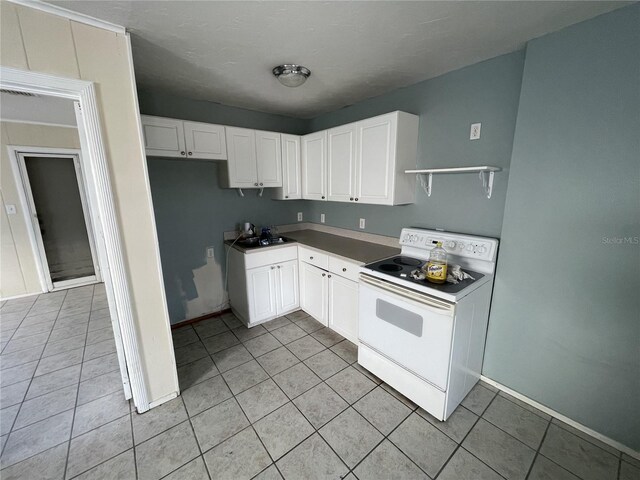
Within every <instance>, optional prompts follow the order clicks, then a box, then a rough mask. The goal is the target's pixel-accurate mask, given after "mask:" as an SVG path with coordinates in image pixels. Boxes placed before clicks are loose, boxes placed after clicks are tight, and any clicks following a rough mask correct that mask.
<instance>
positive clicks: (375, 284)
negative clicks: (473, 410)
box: [358, 228, 498, 420]
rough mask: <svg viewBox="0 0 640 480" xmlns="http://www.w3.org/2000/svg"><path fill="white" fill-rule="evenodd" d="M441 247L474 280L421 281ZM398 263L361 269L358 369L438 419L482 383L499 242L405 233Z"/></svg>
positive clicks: (426, 232)
mask: <svg viewBox="0 0 640 480" xmlns="http://www.w3.org/2000/svg"><path fill="white" fill-rule="evenodd" d="M438 242H442V245H443V247H444V249H445V250H446V251H447V254H448V255H447V257H448V258H447V260H448V263H449V264H450V265H451V264H458V265H460V266H461V267H462V269H463V270H464V271H465V272H467V273H469V274H470V275H471V276H472V277H473V278H468V279H465V280H462V281H461V282H459V283H457V284H451V283H445V284H441V285H438V284H433V283H429V282H428V281H426V280H416V279H414V278H412V277H411V275H410V274H411V272H412V271H413V270H415V269H418V268H420V266H422V265H423V264H424V263H425V262H426V261H427V260H428V258H429V253H430V251H431V250H432V249H433V248H434V247H435V246H436V244H437V243H438ZM400 245H401V247H402V250H401V254H400V255H399V256H395V257H391V258H388V259H384V260H381V261H378V262H375V263H372V264H369V265H365V266H364V267H362V268H361V269H360V286H359V290H360V295H359V313H360V315H359V334H358V339H359V345H358V347H359V348H358V363H360V364H361V365H362V366H363V367H365V368H366V369H367V370H369V371H371V372H372V373H373V374H375V375H376V376H378V377H379V378H380V379H381V380H383V381H385V382H386V383H388V384H389V385H391V386H392V387H393V388H395V389H396V390H398V391H399V392H400V393H402V394H403V395H405V396H406V397H407V398H409V399H410V400H412V401H413V402H415V403H416V404H417V405H419V406H420V407H422V408H424V409H425V410H426V411H427V412H429V413H430V414H431V415H433V416H434V417H436V418H438V419H439V420H446V419H447V418H448V417H449V415H451V413H452V412H453V411H454V410H455V408H456V407H457V406H458V405H459V404H460V402H461V401H462V400H463V399H464V397H465V396H466V395H467V394H468V393H469V391H470V390H471V388H473V386H474V385H475V384H476V382H477V381H478V379H479V378H480V372H481V369H482V359H483V356H484V342H485V338H486V331H487V323H488V320H489V307H490V303H491V292H492V289H493V275H494V272H495V265H496V257H497V250H498V240H496V239H493V238H484V237H477V236H471V235H462V234H455V233H449V232H440V231H436V230H425V229H416V228H405V229H403V230H402V234H401V236H400Z"/></svg>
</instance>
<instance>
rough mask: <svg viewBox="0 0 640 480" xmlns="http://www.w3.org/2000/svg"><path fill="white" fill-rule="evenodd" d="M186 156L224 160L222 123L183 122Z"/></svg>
mask: <svg viewBox="0 0 640 480" xmlns="http://www.w3.org/2000/svg"><path fill="white" fill-rule="evenodd" d="M184 137H185V145H186V147H187V158H197V159H202V160H226V159H227V142H226V139H225V134H224V126H223V125H212V124H209V123H199V122H184Z"/></svg>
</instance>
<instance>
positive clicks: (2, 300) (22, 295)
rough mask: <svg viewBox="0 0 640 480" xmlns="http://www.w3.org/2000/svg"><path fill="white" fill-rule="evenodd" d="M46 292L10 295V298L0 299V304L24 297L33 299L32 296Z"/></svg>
mask: <svg viewBox="0 0 640 480" xmlns="http://www.w3.org/2000/svg"><path fill="white" fill-rule="evenodd" d="M43 293H47V292H31V293H21V294H20V295H12V296H11V297H0V302H6V301H8V300H17V299H19V298H24V297H33V296H34V295H42V294H43Z"/></svg>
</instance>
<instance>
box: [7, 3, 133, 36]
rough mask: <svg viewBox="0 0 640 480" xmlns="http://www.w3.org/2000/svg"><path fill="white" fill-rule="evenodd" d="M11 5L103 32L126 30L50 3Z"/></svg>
mask: <svg viewBox="0 0 640 480" xmlns="http://www.w3.org/2000/svg"><path fill="white" fill-rule="evenodd" d="M8 1H9V2H11V3H15V4H17V5H22V6H24V7H29V8H33V9H35V10H40V11H41V12H45V13H49V14H51V15H57V16H59V17H64V18H67V19H69V20H73V21H74V22H78V23H84V24H85V25H91V26H92V27H97V28H102V29H103V30H109V31H111V32H114V33H120V34H124V33H126V30H125V28H124V27H123V26H120V25H116V24H115V23H111V22H107V21H106V20H100V19H99V18H94V17H91V16H89V15H85V14H84V13H78V12H74V11H72V10H68V9H66V8H62V7H58V6H56V5H51V4H50V3H44V2H41V1H39V0H8Z"/></svg>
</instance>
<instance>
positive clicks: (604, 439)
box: [480, 375, 640, 460]
mask: <svg viewBox="0 0 640 480" xmlns="http://www.w3.org/2000/svg"><path fill="white" fill-rule="evenodd" d="M480 380H482V381H483V382H485V383H488V384H489V385H492V386H494V387H496V388H497V389H498V390H502V391H503V392H505V393H508V394H509V395H511V396H512V397H515V398H517V399H518V400H521V401H523V402H524V403H527V404H529V405H531V406H532V407H535V408H537V409H538V410H540V411H542V412H544V413H546V414H547V415H551V416H552V417H553V418H557V419H558V420H560V421H562V422H564V423H566V424H567V425H571V426H572V427H573V428H575V429H577V430H580V431H581V432H584V433H586V434H587V435H591V436H592V437H593V438H595V439H597V440H600V441H601V442H602V443H606V444H607V445H609V446H611V447H613V448H615V449H616V450H619V451H621V452H623V453H626V454H627V455H629V456H630V457H633V458H637V459H638V460H640V452H636V451H635V450H633V449H631V448H629V447H627V446H626V445H623V444H622V443H620V442H617V441H615V440H613V439H611V438H609V437H605V436H604V435H602V434H601V433H598V432H596V431H595V430H592V429H590V428H589V427H585V426H584V425H582V424H581V423H578V422H576V421H575V420H572V419H570V418H569V417H567V416H565V415H562V414H561V413H558V412H556V411H555V410H552V409H551V408H549V407H547V406H545V405H542V404H541V403H538V402H536V401H535V400H532V399H530V398H529V397H526V396H524V395H522V394H521V393H518V392H516V391H515V390H511V389H510V388H509V387H506V386H504V385H502V384H501V383H498V382H496V381H495V380H492V379H490V378H489V377H485V376H484V375H480Z"/></svg>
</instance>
